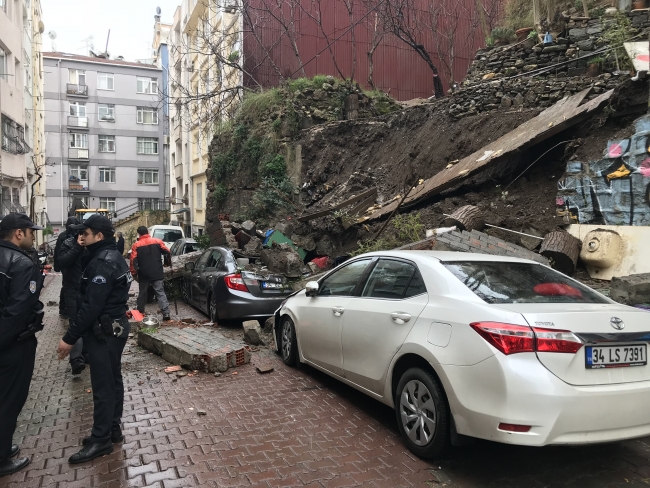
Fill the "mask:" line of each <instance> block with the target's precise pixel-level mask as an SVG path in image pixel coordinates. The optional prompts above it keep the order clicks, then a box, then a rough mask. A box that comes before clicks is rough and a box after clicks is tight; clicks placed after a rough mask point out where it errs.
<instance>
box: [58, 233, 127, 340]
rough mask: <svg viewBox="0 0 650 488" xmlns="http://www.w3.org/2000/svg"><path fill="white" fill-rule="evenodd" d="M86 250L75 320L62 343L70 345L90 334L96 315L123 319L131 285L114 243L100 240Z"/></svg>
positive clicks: (97, 318)
mask: <svg viewBox="0 0 650 488" xmlns="http://www.w3.org/2000/svg"><path fill="white" fill-rule="evenodd" d="M86 249H87V250H88V251H89V252H90V254H89V256H88V259H89V261H88V264H87V265H86V267H85V268H84V271H83V274H82V275H81V287H80V288H79V294H78V295H77V296H78V299H77V316H76V317H75V318H74V320H71V321H70V327H69V328H68V331H67V332H66V334H65V335H64V336H63V342H65V343H66V344H70V345H72V344H74V343H75V342H77V339H79V338H80V337H81V336H83V335H84V334H85V333H86V332H91V331H92V326H93V324H94V323H95V322H96V321H97V320H99V316H100V315H103V314H108V315H109V316H110V317H111V318H112V319H119V318H122V317H124V316H125V314H126V310H127V306H126V302H127V301H128V300H129V289H130V288H131V282H132V281H133V277H132V276H131V273H130V272H129V267H128V266H127V265H126V261H124V258H123V257H122V256H121V255H120V254H119V253H118V252H117V249H116V246H115V240H113V239H110V238H109V239H104V240H102V241H99V242H97V243H95V244H92V245H90V246H87V247H86ZM84 260H85V259H84Z"/></svg>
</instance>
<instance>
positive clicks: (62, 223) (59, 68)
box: [56, 59, 65, 225]
mask: <svg viewBox="0 0 650 488" xmlns="http://www.w3.org/2000/svg"><path fill="white" fill-rule="evenodd" d="M56 76H57V78H58V90H57V92H58V96H59V145H60V146H61V162H60V164H59V177H60V180H61V225H65V213H64V211H63V202H64V200H65V199H64V196H63V128H62V122H61V117H63V107H61V60H60V59H59V60H58V61H57V62H56Z"/></svg>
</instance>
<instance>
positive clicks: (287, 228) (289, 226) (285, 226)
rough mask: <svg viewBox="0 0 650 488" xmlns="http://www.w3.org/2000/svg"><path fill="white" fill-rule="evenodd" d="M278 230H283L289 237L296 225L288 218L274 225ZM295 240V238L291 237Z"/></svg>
mask: <svg viewBox="0 0 650 488" xmlns="http://www.w3.org/2000/svg"><path fill="white" fill-rule="evenodd" d="M274 229H275V230H277V231H278V232H282V233H283V234H284V235H285V236H287V237H289V236H290V235H291V234H293V230H294V226H293V223H292V222H287V221H286V220H281V221H280V222H278V223H277V224H275V227H274ZM291 240H293V239H291Z"/></svg>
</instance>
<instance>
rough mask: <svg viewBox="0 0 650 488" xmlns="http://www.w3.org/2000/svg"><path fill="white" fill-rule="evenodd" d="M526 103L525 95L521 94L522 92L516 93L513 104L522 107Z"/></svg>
mask: <svg viewBox="0 0 650 488" xmlns="http://www.w3.org/2000/svg"><path fill="white" fill-rule="evenodd" d="M523 104H524V97H523V96H522V95H521V93H517V95H515V98H513V100H512V105H513V106H514V107H521V106H522V105H523Z"/></svg>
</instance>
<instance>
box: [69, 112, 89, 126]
mask: <svg viewBox="0 0 650 488" xmlns="http://www.w3.org/2000/svg"><path fill="white" fill-rule="evenodd" d="M68 127H74V128H75V129H87V128H88V117H77V116H76V115H69V116H68Z"/></svg>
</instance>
